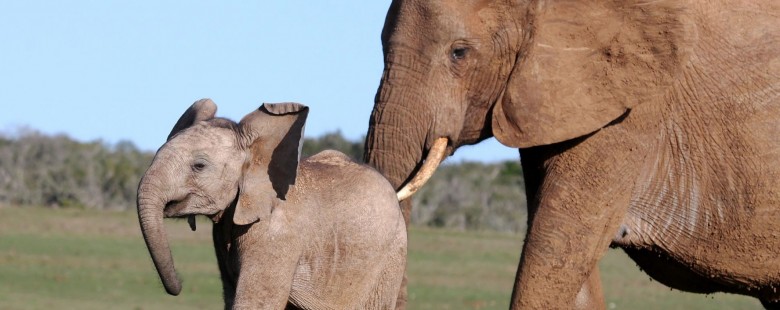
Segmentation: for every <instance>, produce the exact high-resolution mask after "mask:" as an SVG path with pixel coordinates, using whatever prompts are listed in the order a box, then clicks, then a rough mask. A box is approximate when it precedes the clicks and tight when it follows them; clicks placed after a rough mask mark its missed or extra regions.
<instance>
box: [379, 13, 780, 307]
mask: <svg viewBox="0 0 780 310" xmlns="http://www.w3.org/2000/svg"><path fill="white" fill-rule="evenodd" d="M779 6H780V2H778V1H768V0H767V1H760V0H757V1H706V2H701V1H520V0H517V1H471V0H460V1H441V0H399V1H393V3H392V4H391V7H390V9H389V11H388V15H387V20H386V22H385V27H384V30H383V33H382V42H383V47H384V55H385V71H384V74H383V76H382V80H381V84H380V86H379V90H378V91H377V95H376V103H375V106H374V111H373V113H372V115H371V121H370V128H369V131H368V136H367V141H366V161H367V162H368V163H369V164H370V165H372V166H374V167H376V168H377V169H378V170H379V171H380V172H382V173H383V174H384V175H385V176H387V177H388V178H389V179H390V181H391V183H392V184H393V186H395V187H396V188H400V187H401V186H402V185H403V184H404V183H405V182H407V181H408V180H409V179H411V178H412V176H413V175H414V174H415V173H416V171H417V170H418V169H419V167H420V165H421V162H422V161H423V158H424V156H425V155H426V154H427V152H428V150H429V149H430V147H431V144H432V142H433V141H434V140H435V139H437V138H439V137H446V138H448V139H449V141H450V148H449V152H450V153H452V152H454V150H455V149H457V148H458V147H459V146H461V145H465V144H474V143H478V142H479V141H482V140H484V139H486V138H488V137H491V136H495V137H496V138H497V139H498V140H499V141H500V142H501V143H503V144H504V145H507V146H510V147H517V148H519V149H520V155H521V156H520V157H521V162H522V166H523V169H524V172H525V178H526V184H527V188H526V191H527V194H528V197H529V202H530V204H529V225H528V226H529V229H528V232H527V237H526V242H525V245H524V247H523V255H522V258H521V260H520V263H519V266H518V270H517V276H516V282H515V287H514V291H513V296H512V308H513V309H571V308H604V301H603V297H602V294H601V284H600V280H599V276H598V269H597V264H596V263H597V261H598V260H599V259H600V258H601V257H602V255H603V254H604V252H605V250H606V249H607V248H608V247H609V246H610V245H612V246H618V247H621V248H623V249H625V251H626V252H627V253H628V254H629V255H630V256H631V257H632V258H633V259H634V260H635V261H636V262H637V263H638V264H639V266H640V267H641V268H642V269H643V270H645V271H646V272H647V273H648V274H649V275H650V276H652V277H653V278H655V279H657V280H658V281H660V282H662V283H664V284H666V285H668V286H670V287H674V288H678V289H681V290H686V291H692V292H701V293H707V292H716V291H723V292H732V293H738V294H745V295H750V296H755V297H757V298H759V299H760V300H761V301H762V302H763V303H764V305H765V306H767V307H776V306H777V303H778V300H780V293H778V292H777V287H778V286H780V225H778V223H780V99H779V97H780V56H778V55H780V52H778V51H780V18H778V16H780V7H779ZM410 207H411V206H410V204H409V201H408V200H407V201H404V202H403V203H402V208H403V209H404V215H405V217H406V220H407V222H408V215H409V208H410ZM404 304H405V295H403V294H401V295H400V296H399V303H398V305H399V306H400V307H403V306H404Z"/></svg>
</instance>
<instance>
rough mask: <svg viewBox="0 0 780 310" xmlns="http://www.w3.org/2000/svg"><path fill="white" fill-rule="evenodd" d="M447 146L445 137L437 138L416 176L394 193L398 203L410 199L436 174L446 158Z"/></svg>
mask: <svg viewBox="0 0 780 310" xmlns="http://www.w3.org/2000/svg"><path fill="white" fill-rule="evenodd" d="M448 144H449V139H447V138H445V137H441V138H437V139H436V141H434V142H433V146H432V147H431V149H430V150H429V151H428V156H427V157H426V158H425V161H424V162H423V164H422V167H420V169H419V170H418V172H417V174H416V175H415V176H414V177H413V178H412V179H411V180H410V181H409V182H408V183H406V185H404V187H402V188H401V189H400V190H399V191H398V192H397V193H396V196H397V197H398V201H402V200H405V199H407V198H409V197H411V196H412V195H414V193H416V192H417V190H419V189H420V188H422V187H423V185H425V182H428V180H429V179H430V178H431V176H433V173H434V172H436V168H438V167H439V165H440V164H441V162H442V160H444V158H445V157H447V145H448Z"/></svg>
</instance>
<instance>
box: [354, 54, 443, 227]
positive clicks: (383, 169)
mask: <svg viewBox="0 0 780 310" xmlns="http://www.w3.org/2000/svg"><path fill="white" fill-rule="evenodd" d="M386 57H387V60H386V62H385V71H384V73H383V76H382V80H381V82H380V85H379V90H378V91H377V95H376V98H375V105H374V110H373V112H372V113H371V120H370V122H369V130H368V135H367V137H366V145H365V158H364V160H365V162H366V163H367V164H369V165H371V166H372V167H374V168H376V169H377V170H378V171H379V172H380V173H382V174H383V175H384V176H385V177H386V178H387V179H388V180H389V181H390V183H391V184H392V185H393V187H395V189H396V190H397V191H398V190H401V192H399V199H400V200H401V209H402V211H403V215H404V219H405V220H406V224H407V225H408V224H409V220H410V214H411V202H410V201H409V199H406V198H408V197H409V196H411V194H412V193H413V192H414V191H415V190H416V189H417V188H419V187H421V186H422V183H424V181H425V180H427V177H430V175H431V174H432V173H433V171H434V170H435V169H436V166H437V165H438V163H439V162H441V160H442V159H443V158H444V156H445V155H444V154H445V149H444V148H445V147H446V145H447V142H446V140H444V141H443V142H442V141H439V140H441V139H437V141H438V142H439V143H438V144H437V150H436V151H435V152H431V153H433V154H435V155H436V157H437V158H436V160H435V163H434V165H430V164H431V163H432V162H431V161H430V160H429V162H428V164H426V165H425V166H423V165H422V163H423V159H424V158H423V156H426V155H428V154H426V153H428V152H429V151H430V148H431V147H432V145H433V144H434V141H432V139H436V138H439V136H437V135H436V134H437V133H435V132H433V131H434V130H433V128H434V127H435V126H434V123H435V121H434V119H435V116H434V111H432V110H431V109H429V107H430V106H435V105H429V104H428V103H430V102H428V101H430V100H433V98H429V97H428V96H426V95H427V94H428V92H424V91H422V90H424V89H429V87H427V85H425V84H426V83H428V81H427V79H423V78H419V77H418V75H419V74H420V72H425V71H427V70H426V69H425V68H423V67H426V66H427V65H428V63H429V62H428V61H423V60H421V59H418V58H417V57H413V56H412V55H410V54H408V53H405V52H404V51H395V52H391V53H389V54H388V55H387V56H386ZM421 168H422V169H421ZM421 170H422V171H424V172H427V173H428V174H427V175H425V176H423V178H422V180H420V178H414V179H413V176H414V175H416V174H417V173H418V172H419V171H421ZM410 183H411V184H410ZM402 185H411V188H410V186H406V187H404V188H403V189H401V186H402Z"/></svg>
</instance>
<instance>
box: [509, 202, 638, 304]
mask: <svg viewBox="0 0 780 310" xmlns="http://www.w3.org/2000/svg"><path fill="white" fill-rule="evenodd" d="M548 197H549V196H548ZM554 201H555V202H558V201H560V200H558V199H554ZM627 203H628V201H627V199H626V200H621V201H612V202H605V203H604V204H592V205H590V206H592V207H590V206H588V205H580V206H572V205H571V204H567V205H541V206H540V207H539V209H538V210H537V212H536V214H535V216H534V218H533V221H532V223H530V225H531V226H530V229H529V232H528V235H527V237H526V242H525V245H524V247H523V254H522V258H521V261H520V266H519V267H518V272H517V277H516V279H515V289H514V292H513V303H512V305H513V309H572V308H583V307H584V308H590V309H592V308H598V307H599V306H600V307H603V300H602V298H603V297H601V296H598V297H596V296H595V294H600V291H601V289H600V283H599V277H598V267H597V263H598V260H599V259H600V258H601V257H602V255H603V254H604V252H605V251H606V250H607V248H608V246H609V243H610V240H611V236H612V235H613V234H612V232H613V231H615V230H617V229H618V226H619V223H620V218H621V217H622V215H623V214H625V210H626V207H625V206H624V205H625V204H627ZM567 207H568V208H567ZM572 207H573V208H572ZM578 295H579V296H578ZM602 309H603V308H602Z"/></svg>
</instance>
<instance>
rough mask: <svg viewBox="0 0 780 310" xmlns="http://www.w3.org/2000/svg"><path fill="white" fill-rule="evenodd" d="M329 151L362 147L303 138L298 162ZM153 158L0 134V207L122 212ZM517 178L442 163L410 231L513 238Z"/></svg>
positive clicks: (502, 168)
mask: <svg viewBox="0 0 780 310" xmlns="http://www.w3.org/2000/svg"><path fill="white" fill-rule="evenodd" d="M324 149H335V150H339V151H341V152H344V153H345V154H347V155H349V156H350V157H352V158H354V159H355V160H356V161H360V160H361V159H362V155H363V142H362V141H350V140H348V139H346V138H344V137H343V135H342V134H341V133H340V132H334V133H328V134H325V135H323V136H321V137H318V138H306V139H305V141H304V145H303V151H302V152H303V155H304V156H310V155H314V154H315V153H317V152H319V151H321V150H324ZM153 157H154V153H153V152H151V151H143V150H140V149H138V148H137V147H136V146H135V145H134V144H133V143H132V142H129V141H121V142H119V143H115V144H109V143H105V142H101V141H93V142H79V141H76V140H74V139H71V138H70V137H68V136H66V135H44V134H41V133H39V132H37V131H34V130H19V131H18V132H15V133H13V134H0V203H4V204H15V205H36V206H47V207H67V208H91V209H114V210H124V209H133V208H135V199H136V190H137V187H138V182H139V181H140V178H141V176H142V175H143V173H144V171H146V169H147V168H148V167H149V164H150V163H151V161H152V158H153ZM523 190H524V187H523V178H522V171H521V169H520V165H519V164H518V163H517V162H516V161H507V162H502V163H490V164H486V163H478V162H461V163H445V164H444V165H443V166H442V167H441V168H439V170H438V171H437V172H436V174H435V175H434V176H433V178H431V181H429V182H428V184H427V185H426V186H425V187H423V188H422V189H421V190H420V191H419V192H418V193H417V194H416V195H415V196H414V197H413V203H414V208H413V214H412V222H413V224H414V225H423V226H432V227H447V228H454V229H461V230H497V231H506V232H518V231H522V230H524V228H525V218H526V208H525V194H524V191H523Z"/></svg>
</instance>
